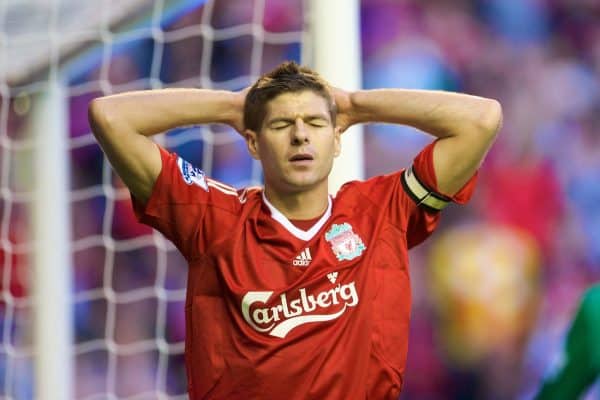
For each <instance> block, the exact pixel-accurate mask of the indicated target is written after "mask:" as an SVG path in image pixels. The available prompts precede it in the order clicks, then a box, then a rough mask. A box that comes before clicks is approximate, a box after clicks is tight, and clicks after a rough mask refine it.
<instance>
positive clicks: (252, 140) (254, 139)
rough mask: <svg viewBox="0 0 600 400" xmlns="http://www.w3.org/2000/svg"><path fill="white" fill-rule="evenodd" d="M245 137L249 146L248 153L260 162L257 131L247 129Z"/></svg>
mask: <svg viewBox="0 0 600 400" xmlns="http://www.w3.org/2000/svg"><path fill="white" fill-rule="evenodd" d="M244 137H245V138H246V145H247V146H248V153H250V155H251V156H252V158H254V159H256V160H260V156H259V154H258V135H257V133H256V132H255V131H253V130H250V129H246V130H244Z"/></svg>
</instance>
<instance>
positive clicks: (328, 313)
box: [241, 273, 359, 338]
mask: <svg viewBox="0 0 600 400" xmlns="http://www.w3.org/2000/svg"><path fill="white" fill-rule="evenodd" d="M336 278H337V273H336ZM328 279H329V280H330V281H332V279H331V278H329V277H328ZM333 282H335V280H333ZM272 295H273V292H272V291H251V292H248V293H246V294H245V295H244V297H243V298H242V304H241V306H242V315H243V317H244V319H245V320H246V322H247V323H248V325H250V326H251V327H252V328H253V329H254V330H256V331H257V332H261V333H268V334H269V335H270V336H274V337H278V338H284V337H286V336H287V334H288V333H289V332H290V331H291V330H292V329H294V328H297V327H298V326H301V325H304V324H307V323H311V322H325V321H331V320H334V319H337V318H339V317H340V316H341V315H342V314H344V312H345V311H346V309H348V308H349V307H355V306H356V305H357V304H358V302H359V298H358V292H357V291H356V285H355V282H350V283H347V284H338V285H337V286H335V287H332V288H330V289H326V290H322V291H320V292H318V293H311V292H309V291H308V290H307V288H301V289H300V290H298V292H297V294H296V295H295V296H293V295H291V294H290V293H282V294H280V295H279V298H278V299H276V300H275V301H272V302H269V299H271V296H272Z"/></svg>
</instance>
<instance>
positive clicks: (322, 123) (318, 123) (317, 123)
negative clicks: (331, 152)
mask: <svg viewBox="0 0 600 400" xmlns="http://www.w3.org/2000/svg"><path fill="white" fill-rule="evenodd" d="M307 123H308V124H309V125H310V126H314V127H316V128H325V127H326V126H328V125H329V123H328V122H327V121H326V120H324V119H322V118H311V119H309V120H308V121H307Z"/></svg>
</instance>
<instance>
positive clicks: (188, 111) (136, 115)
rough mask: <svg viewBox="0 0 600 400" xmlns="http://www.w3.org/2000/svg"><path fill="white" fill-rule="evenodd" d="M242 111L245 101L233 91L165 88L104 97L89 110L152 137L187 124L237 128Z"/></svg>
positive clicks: (111, 123)
mask: <svg viewBox="0 0 600 400" xmlns="http://www.w3.org/2000/svg"><path fill="white" fill-rule="evenodd" d="M242 109H243V100H242V98H241V96H239V95H238V94H237V93H234V92H229V91H216V90H206V89H162V90H146V91H136V92H128V93H122V94H117V95H112V96H106V97H101V98H98V99H95V100H94V102H93V103H92V106H91V109H90V110H91V112H93V113H95V114H96V116H97V117H99V118H102V119H104V120H105V122H106V123H107V124H108V125H113V124H117V125H122V124H126V125H127V126H128V127H129V128H131V129H133V130H135V131H136V132H138V133H139V134H142V135H144V136H150V135H154V134H157V133H161V132H164V131H166V130H169V129H172V128H175V127H178V126H185V125H194V124H207V123H225V124H230V125H234V124H235V123H236V122H237V121H238V120H239V119H241V113H242Z"/></svg>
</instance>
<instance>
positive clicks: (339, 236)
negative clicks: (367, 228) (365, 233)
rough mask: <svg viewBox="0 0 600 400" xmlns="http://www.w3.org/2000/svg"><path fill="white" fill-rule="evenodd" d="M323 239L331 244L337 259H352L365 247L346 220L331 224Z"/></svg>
mask: <svg viewBox="0 0 600 400" xmlns="http://www.w3.org/2000/svg"><path fill="white" fill-rule="evenodd" d="M325 240H327V241H328V242H329V244H330V245H331V250H333V254H335V257H336V258H337V259H338V261H344V260H352V259H354V258H356V257H358V256H360V255H361V254H362V252H363V251H365V250H366V249H367V247H366V246H365V244H364V243H363V241H362V239H361V238H360V236H358V235H357V234H356V233H354V232H353V230H352V225H350V224H349V223H347V222H344V223H343V224H333V225H332V226H331V229H329V231H327V233H325Z"/></svg>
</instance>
